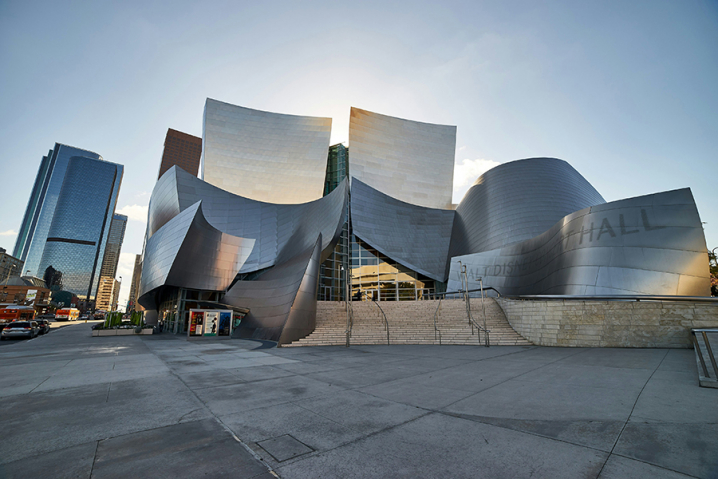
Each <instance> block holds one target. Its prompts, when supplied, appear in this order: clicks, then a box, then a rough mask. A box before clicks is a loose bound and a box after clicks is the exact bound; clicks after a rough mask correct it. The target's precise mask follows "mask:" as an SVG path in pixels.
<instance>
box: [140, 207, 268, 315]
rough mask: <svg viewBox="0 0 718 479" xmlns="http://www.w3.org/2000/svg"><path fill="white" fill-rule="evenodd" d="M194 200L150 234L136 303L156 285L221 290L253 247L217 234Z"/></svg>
mask: <svg viewBox="0 0 718 479" xmlns="http://www.w3.org/2000/svg"><path fill="white" fill-rule="evenodd" d="M202 212H203V209H202V202H201V201H198V202H197V203H195V204H194V205H192V206H190V207H189V208H187V209H186V210H184V211H183V212H182V213H180V214H178V215H177V216H175V217H174V218H172V219H171V220H170V221H168V222H167V223H166V224H165V225H164V226H163V227H162V228H160V229H159V230H158V231H157V232H156V233H155V234H154V235H152V236H151V237H150V238H149V239H148V240H147V244H146V246H145V260H144V262H143V264H142V279H141V283H140V302H142V303H143V304H144V301H147V298H143V296H144V295H145V294H147V293H149V292H150V291H152V290H153V289H155V288H158V287H160V286H176V287H181V288H191V289H200V290H214V291H221V290H225V289H227V288H228V287H229V285H230V284H231V283H232V281H233V280H234V278H235V276H236V275H237V272H238V271H239V270H240V268H241V267H242V265H243V264H244V263H245V261H246V260H247V258H248V257H249V255H250V253H251V251H252V249H253V248H254V245H255V240H254V239H251V238H239V237H236V236H232V235H229V234H226V233H223V232H221V231H219V230H218V229H216V228H214V227H213V226H212V225H210V224H209V223H208V222H207V220H206V219H205V217H204V215H203V214H202Z"/></svg>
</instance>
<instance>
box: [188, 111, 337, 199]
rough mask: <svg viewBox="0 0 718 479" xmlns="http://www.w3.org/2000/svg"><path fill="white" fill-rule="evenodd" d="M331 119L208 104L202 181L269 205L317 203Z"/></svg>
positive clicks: (320, 191)
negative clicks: (314, 201)
mask: <svg viewBox="0 0 718 479" xmlns="http://www.w3.org/2000/svg"><path fill="white" fill-rule="evenodd" d="M331 128H332V119H331V118H317V117H311V116H296V115H283V114H279V113H270V112H266V111H260V110H252V109H250V108H243V107H240V106H235V105H230V104H229V103H224V102H221V101H217V100H212V99H211V98H208V99H207V103H206V104H205V108H204V123H203V135H202V136H203V141H202V163H201V168H200V169H201V172H202V179H204V181H206V182H208V183H210V184H212V185H215V186H217V187H219V188H222V189H223V190H226V191H229V192H231V193H234V194H237V195H242V196H244V197H246V198H251V199H253V200H257V201H267V202H271V203H291V204H295V203H305V202H307V201H312V200H316V199H317V198H321V196H322V191H323V188H324V171H325V169H326V164H327V150H328V148H329V136H330V134H331Z"/></svg>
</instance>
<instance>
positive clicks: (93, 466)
mask: <svg viewBox="0 0 718 479" xmlns="http://www.w3.org/2000/svg"><path fill="white" fill-rule="evenodd" d="M101 440H102V439H100V441H101ZM100 441H96V444H95V455H94V456H93V457H92V467H91V468H90V479H92V474H93V473H94V472H95V462H96V461H97V450H98V449H99V448H100Z"/></svg>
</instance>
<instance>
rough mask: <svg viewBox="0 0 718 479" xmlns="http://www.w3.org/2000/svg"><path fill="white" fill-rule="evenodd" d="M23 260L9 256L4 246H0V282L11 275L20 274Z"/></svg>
mask: <svg viewBox="0 0 718 479" xmlns="http://www.w3.org/2000/svg"><path fill="white" fill-rule="evenodd" d="M22 267H23V262H22V260H21V259H19V258H15V257H13V256H10V255H9V254H8V253H7V251H6V250H5V248H0V282H3V281H6V280H7V279H8V278H9V277H11V276H22V274H23V270H22Z"/></svg>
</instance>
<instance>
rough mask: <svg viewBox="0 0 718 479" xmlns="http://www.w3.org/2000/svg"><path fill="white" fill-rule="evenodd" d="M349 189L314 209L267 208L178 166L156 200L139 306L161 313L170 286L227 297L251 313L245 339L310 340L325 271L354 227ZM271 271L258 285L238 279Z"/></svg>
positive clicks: (307, 205)
mask: <svg viewBox="0 0 718 479" xmlns="http://www.w3.org/2000/svg"><path fill="white" fill-rule="evenodd" d="M348 188H349V183H348V180H344V181H343V182H342V183H341V184H340V185H339V186H338V187H337V188H336V189H334V191H332V192H331V193H330V194H329V195H327V196H325V197H323V198H321V199H319V200H316V201H312V202H309V203H304V204H299V205H282V204H271V203H263V202H260V201H255V200H251V199H248V198H243V197H240V196H237V195H233V194H231V193H229V192H226V191H223V190H221V189H219V188H217V187H215V186H212V185H209V184H207V183H205V182H204V181H202V180H200V179H198V178H196V177H194V176H193V175H191V174H189V173H187V172H186V171H183V170H182V169H181V168H179V167H177V166H173V167H172V168H171V169H169V170H168V171H167V172H166V173H165V174H164V175H163V176H162V177H161V178H160V179H159V180H158V182H157V184H156V185H155V189H154V191H153V192H152V198H151V199H150V208H149V219H148V230H147V237H148V239H147V243H146V248H145V260H144V263H143V266H142V283H141V287H140V291H141V292H140V298H139V302H140V303H141V304H142V305H143V306H145V307H147V308H150V309H154V308H157V305H158V304H159V303H160V302H161V298H160V296H162V291H163V289H166V287H175V288H187V289H197V290H203V291H215V292H220V293H221V292H226V294H225V298H224V299H223V301H224V302H226V303H227V304H230V305H235V306H240V307H243V308H247V307H249V308H250V314H249V315H248V316H247V318H245V321H243V322H242V327H241V331H240V332H239V334H240V335H243V336H250V337H261V338H266V339H272V340H278V341H280V342H281V341H292V340H294V339H299V337H301V335H306V334H309V333H310V332H311V331H312V330H313V328H314V317H315V311H316V294H317V280H318V271H319V264H320V263H321V261H323V260H324V259H326V257H327V256H328V255H329V254H330V253H331V251H332V250H333V248H334V246H335V245H336V242H337V240H338V238H339V235H340V234H341V229H342V225H343V224H344V222H345V221H346V211H347V198H348ZM265 269H266V271H261V273H258V275H259V277H258V278H255V279H254V280H252V281H247V280H240V279H239V277H238V276H237V275H238V274H244V273H253V272H258V271H260V270H265ZM245 279H246V278H245ZM232 283H234V284H233V285H232ZM230 285H232V287H231V288H230ZM285 327H286V328H287V330H286V331H284V328H285ZM297 335H300V336H297ZM287 338H290V339H287Z"/></svg>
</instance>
